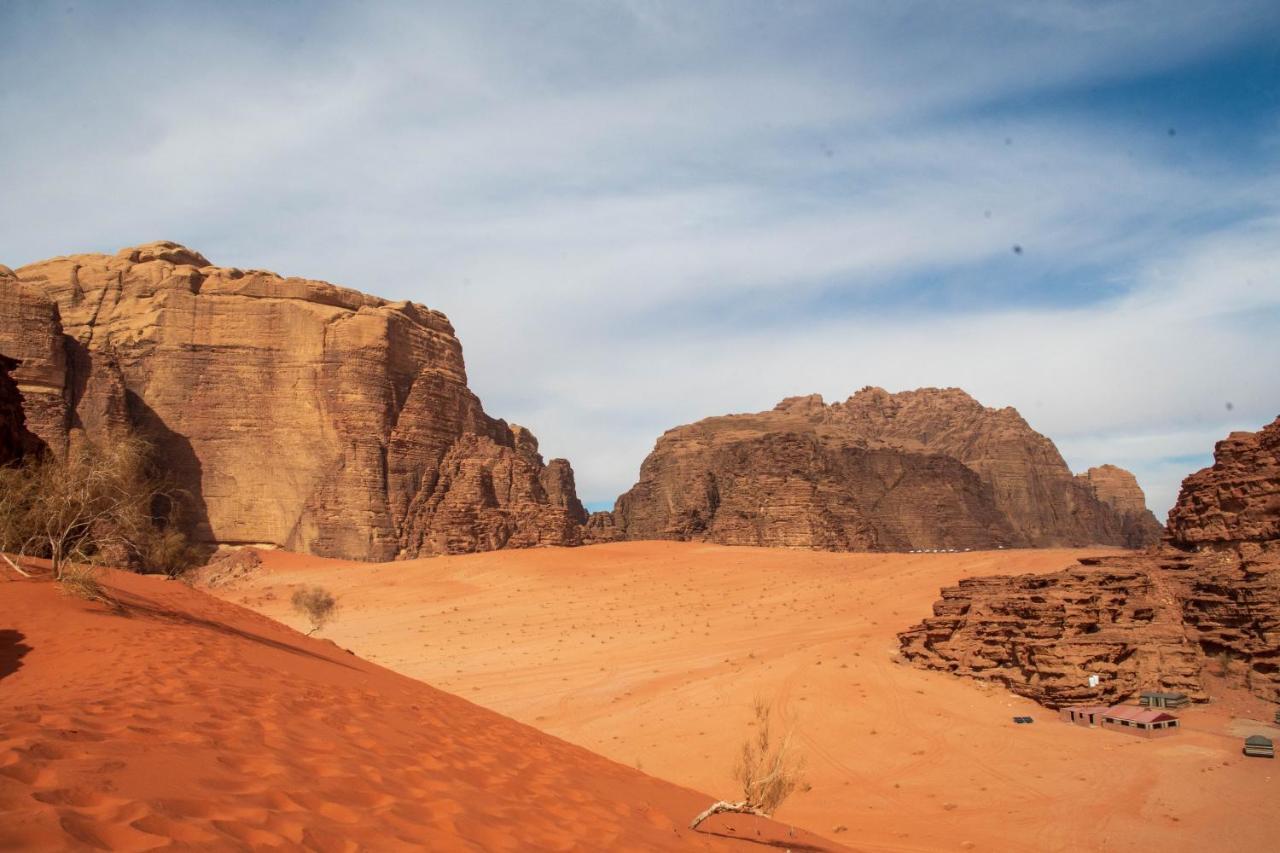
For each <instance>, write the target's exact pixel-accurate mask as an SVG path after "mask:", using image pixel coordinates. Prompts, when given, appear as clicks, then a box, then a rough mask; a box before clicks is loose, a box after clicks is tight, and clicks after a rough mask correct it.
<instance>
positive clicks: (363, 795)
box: [0, 569, 837, 851]
mask: <svg viewBox="0 0 1280 853" xmlns="http://www.w3.org/2000/svg"><path fill="white" fill-rule="evenodd" d="M101 577H102V579H103V583H104V585H105V586H106V589H107V591H108V593H109V594H110V595H111V596H112V597H113V598H114V599H115V600H116V601H117V602H118V603H119V606H118V607H107V606H104V605H103V604H101V603H89V602H86V601H83V600H79V599H75V598H69V597H67V596H66V595H64V594H60V593H59V591H58V587H57V586H56V585H55V584H54V583H52V582H51V581H48V580H40V579H34V580H25V579H21V578H19V577H18V576H17V574H16V573H12V572H9V571H7V569H6V571H5V572H4V573H3V574H0V850H22V851H46V850H151V849H160V848H164V849H185V850H248V849H252V850H260V849H274V850H300V849H306V850H323V851H330V850H332V851H354V850H442V851H452V850H484V851H524V850H593V851H594V850H672V849H677V850H683V849H688V850H752V849H767V848H763V847H762V846H761V845H762V844H763V845H768V844H771V843H777V844H778V845H780V846H782V847H784V848H785V847H792V848H794V849H809V850H820V849H834V848H835V847H837V845H834V844H831V843H826V842H823V841H822V840H821V839H818V838H816V837H814V836H812V835H809V834H807V833H805V832H803V831H799V830H797V831H794V832H793V831H790V830H788V828H787V827H785V826H782V825H780V824H776V823H771V822H769V821H764V820H760V819H757V818H741V817H736V816H720V817H716V818H713V819H712V820H710V821H708V822H707V824H705V825H704V826H705V831H701V832H698V833H691V832H690V831H689V830H688V829H687V824H688V821H689V817H690V816H692V815H693V814H696V813H697V811H699V810H701V809H702V808H703V807H704V806H705V805H706V803H707V802H708V801H709V797H708V795H706V794H700V793H696V792H694V791H691V790H688V789H685V788H680V787H678V786H676V785H672V784H670V783H668V782H664V781H660V780H658V779H655V778H652V777H650V776H648V775H645V774H643V773H640V772H638V771H636V770H635V769H634V768H631V767H628V766H625V765H622V764H618V763H615V762H611V761H608V760H607V759H604V758H602V757H600V756H598V755H595V754H593V753H590V752H588V751H587V750H585V749H582V748H580V747H576V746H573V745H571V744H568V743H565V742H564V741H561V740H559V739H557V738H554V737H552V736H550V735H547V734H544V733H542V732H539V731H537V730H535V729H533V728H530V727H528V726H524V725H521V724H519V723H516V722H514V721H512V720H510V719H507V718H504V717H501V716H499V715H498V714H495V713H493V712H491V711H487V710H485V709H483V708H480V707H477V706H476V705H474V704H472V703H470V702H467V701H464V700H462V699H459V698H457V697H455V696H451V695H449V694H447V693H444V692H441V691H439V690H436V689H435V688H432V687H430V686H427V685H425V684H421V683H419V682H416V681H413V680H411V679H409V678H406V677H404V676H402V675H398V674H396V673H394V672H391V671H389V670H386V669H384V668H382V667H379V666H376V665H373V664H370V663H367V662H365V661H362V660H360V659H359V658H357V657H356V656H354V655H351V654H349V653H348V652H346V651H343V650H342V649H339V648H338V647H337V646H335V645H333V644H332V643H329V642H326V641H324V640H320V639H312V638H307V637H303V636H301V635H300V634H298V633H297V632H296V631H293V630H292V629H290V628H287V627H285V626H283V625H280V624H279V623H277V622H274V621H272V620H270V619H267V618H265V617H263V616H260V615H257V614H254V613H252V612H249V611H247V610H244V609H243V608H240V607H236V606H233V605H230V604H227V603H226V602H223V601H219V600H217V599H215V598H212V597H210V596H208V595H205V594H203V593H201V592H199V591H197V590H194V589H191V588H189V587H187V586H185V585H183V584H182V583H178V582H176V581H168V580H165V579H163V578H159V577H142V576H138V575H132V574H127V573H123V572H115V571H111V570H103V571H102V573H101ZM735 836H736V837H735ZM744 839H745V840H744Z"/></svg>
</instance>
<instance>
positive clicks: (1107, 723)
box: [1102, 705, 1179, 737]
mask: <svg viewBox="0 0 1280 853" xmlns="http://www.w3.org/2000/svg"><path fill="white" fill-rule="evenodd" d="M1178 726H1179V723H1178V718H1177V717H1175V716H1174V715H1173V714H1170V713H1169V712H1168V711H1156V710H1153V709H1150V708H1138V707H1135V706H1133V705H1116V706H1114V707H1111V708H1108V709H1107V710H1106V711H1104V712H1103V714H1102V727H1103V728H1104V729H1112V730H1114V731H1118V732H1125V733H1126V734H1131V735H1137V736H1138V737H1165V736H1166V735H1172V734H1177V733H1178Z"/></svg>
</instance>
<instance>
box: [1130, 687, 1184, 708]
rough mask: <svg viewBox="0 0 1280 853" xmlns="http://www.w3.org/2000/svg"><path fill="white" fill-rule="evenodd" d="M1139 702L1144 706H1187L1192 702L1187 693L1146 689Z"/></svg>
mask: <svg viewBox="0 0 1280 853" xmlns="http://www.w3.org/2000/svg"><path fill="white" fill-rule="evenodd" d="M1138 704H1140V705H1142V707H1144V708H1185V707H1187V706H1188V705H1190V704H1191V700H1190V699H1188V698H1187V694H1185V693H1166V692H1165V691H1163V690H1144V691H1142V696H1141V698H1139V699H1138Z"/></svg>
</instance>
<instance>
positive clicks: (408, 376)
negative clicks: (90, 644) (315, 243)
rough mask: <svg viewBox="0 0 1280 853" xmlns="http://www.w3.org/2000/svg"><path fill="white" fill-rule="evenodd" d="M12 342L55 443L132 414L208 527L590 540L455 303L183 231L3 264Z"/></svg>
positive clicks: (396, 545) (96, 436)
mask: <svg viewBox="0 0 1280 853" xmlns="http://www.w3.org/2000/svg"><path fill="white" fill-rule="evenodd" d="M0 352H2V353H4V354H6V355H9V356H13V357H15V358H19V359H21V360H22V366H21V367H20V368H18V370H17V371H16V372H15V378H16V379H17V381H18V384H19V386H20V388H21V389H22V392H23V395H24V397H25V398H26V404H25V407H26V412H27V419H28V422H29V424H30V426H31V429H32V430H33V431H34V432H35V433H37V434H38V435H39V436H40V437H41V438H43V439H44V440H45V441H46V442H47V443H48V444H49V446H50V447H51V448H52V449H53V450H54V452H64V451H65V449H66V448H67V447H68V446H69V445H70V444H71V443H73V442H76V441H83V440H102V439H109V437H110V435H111V434H112V433H113V431H116V430H134V431H138V432H141V433H142V434H144V435H145V436H146V437H147V438H148V439H149V440H151V441H152V442H153V443H154V444H155V445H156V447H157V450H158V452H159V453H160V456H161V458H162V459H164V460H165V462H166V464H167V465H168V466H169V468H170V470H171V471H172V473H173V474H174V475H175V476H176V478H177V479H178V481H179V483H180V484H181V485H182V486H183V487H184V488H185V489H186V490H187V492H188V493H189V494H190V495H191V498H192V504H193V506H192V508H191V511H192V512H191V514H192V515H193V517H194V519H195V521H194V529H193V533H194V535H195V537H196V538H197V539H198V540H199V541H203V542H207V543H217V544H265V545H275V546H281V547H286V548H290V549H294V550H298V551H304V552H308V553H314V554H319V555H323V556H334V557H347V558H355V559H367V560H386V559H391V558H395V557H397V556H400V557H412V556H418V555H426V554H440V553H456V552H462V551H474V550H485V549H490V548H500V547H505V546H528V545H537V544H575V543H576V542H577V541H578V537H579V534H580V531H581V525H582V524H583V523H584V522H585V520H586V513H585V512H584V511H583V508H582V505H581V504H580V503H579V502H578V499H577V496H576V492H575V488H574V482H573V472H572V469H571V468H570V467H569V464H568V463H567V462H565V461H564V460H552V462H551V463H550V464H546V465H544V463H543V460H542V457H541V456H540V455H539V453H538V445H537V442H536V440H534V438H533V436H532V435H531V434H529V433H528V432H527V431H526V430H523V429H522V428H520V427H516V426H512V425H508V424H507V423H506V422H504V421H502V420H498V419H495V418H491V417H489V416H488V415H486V414H485V412H484V410H483V409H482V407H481V404H480V401H479V400H478V399H477V398H476V396H475V395H474V394H472V393H471V391H470V390H469V389H468V388H467V377H466V371H465V368H464V365H463V360H462V347H461V344H460V343H459V342H458V339H457V337H456V336H455V335H454V330H453V328H452V326H451V325H450V324H449V321H448V319H447V318H446V317H445V316H444V315H443V314H441V313H440V312H438V311H434V310H431V309H428V308H426V307H424V306H422V305H419V304H417V303H413V302H390V301H387V300H384V299H379V298H376V297H373V296H366V295H364V294H362V293H358V292H356V291H353V290H348V289H345V288H341V287H336V286H334V285H331V284H327V283H325V282H319V281H309V280H305V279H299V278H283V277H281V276H278V275H276V274H274V273H269V272H263V271H259V270H239V269H233V268H221V267H216V266H213V265H211V264H210V263H209V261H208V260H206V259H205V258H204V257H203V256H201V255H200V254H199V253H197V252H194V251H191V250H189V249H186V248H184V247H182V246H179V245H177V244H174V243H164V242H162V243H153V244H148V245H145V246H139V247H136V248H131V249H124V250H122V251H121V252H119V253H118V254H116V255H114V256H109V255H74V256H70V257H64V258H55V259H52V260H49V261H44V262H41V263H37V264H32V265H30V266H27V267H23V268H21V269H19V270H17V272H16V275H14V274H12V273H10V274H9V275H8V276H2V277H0Z"/></svg>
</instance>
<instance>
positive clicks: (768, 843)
mask: <svg viewBox="0 0 1280 853" xmlns="http://www.w3.org/2000/svg"><path fill="white" fill-rule="evenodd" d="M695 832H697V833H699V834H701V835H714V836H716V837H717V838H731V839H733V840H734V841H745V842H747V843H748V844H759V845H760V846H761V847H779V848H782V849H785V850H807V851H812V852H813V853H818V851H825V850H829V849H831V848H828V847H820V846H818V845H815V844H804V843H801V842H799V841H796V840H791V841H787V840H784V839H779V838H752V837H751V836H750V835H746V834H742V835H738V834H736V833H733V832H717V831H716V830H714V829H698V830H695Z"/></svg>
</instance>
